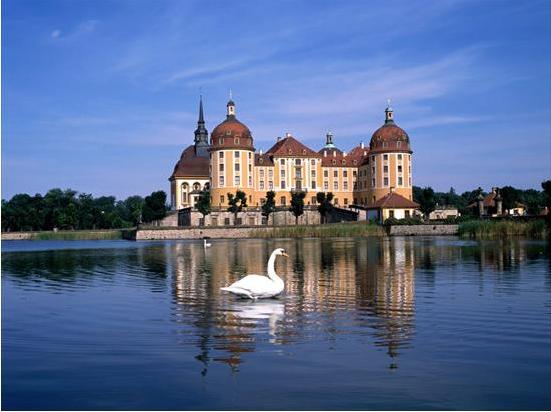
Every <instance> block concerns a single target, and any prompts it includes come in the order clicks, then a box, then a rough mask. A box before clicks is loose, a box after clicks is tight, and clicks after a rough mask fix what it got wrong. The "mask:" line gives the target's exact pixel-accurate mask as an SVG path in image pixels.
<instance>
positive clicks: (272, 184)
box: [268, 180, 274, 190]
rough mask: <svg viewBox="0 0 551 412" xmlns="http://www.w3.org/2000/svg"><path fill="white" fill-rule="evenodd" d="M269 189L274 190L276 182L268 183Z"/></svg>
mask: <svg viewBox="0 0 551 412" xmlns="http://www.w3.org/2000/svg"><path fill="white" fill-rule="evenodd" d="M268 189H269V190H274V182H272V181H271V180H270V181H269V182H268Z"/></svg>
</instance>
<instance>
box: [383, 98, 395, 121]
mask: <svg viewBox="0 0 551 412" xmlns="http://www.w3.org/2000/svg"><path fill="white" fill-rule="evenodd" d="M385 124H394V110H392V107H390V99H387V106H386V109H385Z"/></svg>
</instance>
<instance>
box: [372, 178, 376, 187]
mask: <svg viewBox="0 0 551 412" xmlns="http://www.w3.org/2000/svg"><path fill="white" fill-rule="evenodd" d="M371 187H375V178H373V179H371Z"/></svg>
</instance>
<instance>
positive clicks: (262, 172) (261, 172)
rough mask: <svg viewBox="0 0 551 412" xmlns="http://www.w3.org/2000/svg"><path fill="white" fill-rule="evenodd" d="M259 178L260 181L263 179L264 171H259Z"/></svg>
mask: <svg viewBox="0 0 551 412" xmlns="http://www.w3.org/2000/svg"><path fill="white" fill-rule="evenodd" d="M259 176H260V178H261V179H264V169H260V172H259Z"/></svg>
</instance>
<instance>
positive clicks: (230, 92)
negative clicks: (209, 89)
mask: <svg viewBox="0 0 551 412" xmlns="http://www.w3.org/2000/svg"><path fill="white" fill-rule="evenodd" d="M230 100H232V92H231V88H230Z"/></svg>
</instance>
